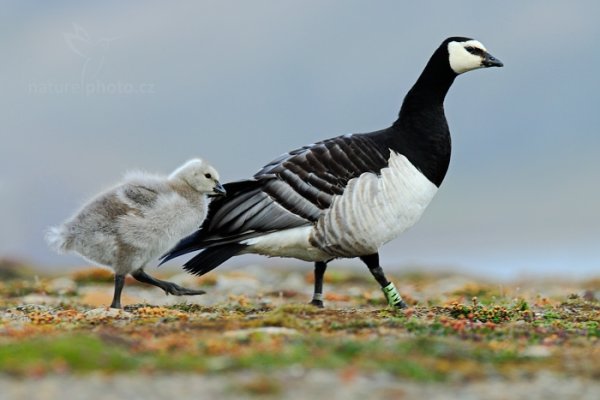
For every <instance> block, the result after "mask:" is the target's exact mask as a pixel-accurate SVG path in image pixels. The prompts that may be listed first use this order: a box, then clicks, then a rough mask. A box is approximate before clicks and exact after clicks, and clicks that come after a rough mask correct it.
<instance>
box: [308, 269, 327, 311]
mask: <svg viewBox="0 0 600 400" xmlns="http://www.w3.org/2000/svg"><path fill="white" fill-rule="evenodd" d="M326 269H327V262H325V261H317V262H316V263H315V291H314V293H313V298H312V301H311V302H310V304H312V305H313V306H317V307H319V308H323V275H325V270H326Z"/></svg>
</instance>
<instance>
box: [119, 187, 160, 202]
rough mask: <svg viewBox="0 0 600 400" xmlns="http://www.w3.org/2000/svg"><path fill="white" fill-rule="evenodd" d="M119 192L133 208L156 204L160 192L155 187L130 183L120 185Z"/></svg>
mask: <svg viewBox="0 0 600 400" xmlns="http://www.w3.org/2000/svg"><path fill="white" fill-rule="evenodd" d="M120 194H121V196H122V197H123V198H124V199H125V200H126V201H127V203H129V204H130V205H131V206H134V207H135V208H150V207H152V206H153V205H154V204H156V201H157V199H158V196H159V194H160V193H159V191H158V190H157V188H156V187H150V186H147V185H141V184H133V183H130V184H126V185H123V186H122V187H121V190H120Z"/></svg>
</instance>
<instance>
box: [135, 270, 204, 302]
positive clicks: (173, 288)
mask: <svg viewBox="0 0 600 400" xmlns="http://www.w3.org/2000/svg"><path fill="white" fill-rule="evenodd" d="M131 276H133V277H134V278H135V279H137V280H138V281H140V282H144V283H148V284H150V285H154V286H157V287H159V288H161V289H162V290H164V291H165V293H166V294H172V295H174V296H193V295H197V294H205V293H206V292H205V291H204V290H195V289H188V288H184V287H182V286H179V285H177V284H175V283H172V282H167V281H161V280H160V279H156V278H153V277H151V276H150V275H148V274H147V273H145V272H144V270H143V269H138V270H137V271H133V272H132V273H131Z"/></svg>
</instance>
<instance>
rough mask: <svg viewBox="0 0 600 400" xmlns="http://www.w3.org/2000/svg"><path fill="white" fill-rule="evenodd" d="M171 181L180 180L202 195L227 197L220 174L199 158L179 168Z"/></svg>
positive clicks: (170, 177) (172, 175)
mask: <svg viewBox="0 0 600 400" xmlns="http://www.w3.org/2000/svg"><path fill="white" fill-rule="evenodd" d="M169 179H172V180H173V179H180V180H182V181H184V182H185V183H187V184H188V185H190V186H191V187H192V188H193V189H194V190H196V191H197V192H200V193H207V194H208V195H211V196H223V195H225V188H224V187H223V185H221V183H220V182H219V173H218V172H217V170H216V169H214V168H213V166H211V165H210V164H208V163H207V162H206V161H204V160H201V159H199V158H194V159H192V160H189V161H188V162H186V163H185V164H183V165H182V166H181V167H179V168H177V169H176V170H175V171H174V172H173V173H172V174H171V175H170V176H169Z"/></svg>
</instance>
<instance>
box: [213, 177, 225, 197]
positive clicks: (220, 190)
mask: <svg viewBox="0 0 600 400" xmlns="http://www.w3.org/2000/svg"><path fill="white" fill-rule="evenodd" d="M213 192H214V193H213V195H214V196H225V195H226V194H227V191H226V190H225V188H224V187H223V185H221V183H220V182H219V181H216V182H215V187H214V188H213Z"/></svg>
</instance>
